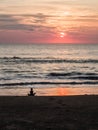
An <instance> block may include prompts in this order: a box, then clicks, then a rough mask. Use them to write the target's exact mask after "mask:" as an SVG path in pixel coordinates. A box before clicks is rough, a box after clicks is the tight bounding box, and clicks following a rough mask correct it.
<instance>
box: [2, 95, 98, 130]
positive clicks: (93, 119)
mask: <svg viewBox="0 0 98 130" xmlns="http://www.w3.org/2000/svg"><path fill="white" fill-rule="evenodd" d="M47 129H48V130H55V129H57V130H62V129H65V130H98V95H83V96H34V97H33V96H0V130H47Z"/></svg>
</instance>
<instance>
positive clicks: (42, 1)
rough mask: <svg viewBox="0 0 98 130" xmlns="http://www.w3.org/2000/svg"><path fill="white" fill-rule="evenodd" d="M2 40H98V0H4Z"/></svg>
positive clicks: (0, 20) (1, 2)
mask: <svg viewBox="0 0 98 130" xmlns="http://www.w3.org/2000/svg"><path fill="white" fill-rule="evenodd" d="M0 43H98V0H0Z"/></svg>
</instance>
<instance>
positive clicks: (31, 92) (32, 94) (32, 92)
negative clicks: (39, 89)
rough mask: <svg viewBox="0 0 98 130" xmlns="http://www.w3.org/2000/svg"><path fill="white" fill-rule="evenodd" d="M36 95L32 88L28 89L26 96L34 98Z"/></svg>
mask: <svg viewBox="0 0 98 130" xmlns="http://www.w3.org/2000/svg"><path fill="white" fill-rule="evenodd" d="M35 94H36V93H34V91H33V88H31V89H30V93H29V94H28V96H35Z"/></svg>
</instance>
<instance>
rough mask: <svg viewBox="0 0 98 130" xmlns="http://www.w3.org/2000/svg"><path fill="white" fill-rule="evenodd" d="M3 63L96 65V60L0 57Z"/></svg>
mask: <svg viewBox="0 0 98 130" xmlns="http://www.w3.org/2000/svg"><path fill="white" fill-rule="evenodd" d="M0 59H1V60H4V62H15V63H16V62H17V63H98V59H56V58H50V59H47V58H31V57H28V58H26V57H24V58H21V57H15V56H14V57H1V58H0Z"/></svg>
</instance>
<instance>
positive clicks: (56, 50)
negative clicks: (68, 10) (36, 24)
mask: <svg viewBox="0 0 98 130" xmlns="http://www.w3.org/2000/svg"><path fill="white" fill-rule="evenodd" d="M31 87H33V88H34V89H35V90H37V91H38V95H45V94H46V93H47V94H46V95H49V93H50V95H56V94H54V93H55V92H54V91H56V90H57V89H60V91H61V89H62V93H63V91H64V94H66V92H65V91H66V90H65V89H71V91H73V90H75V91H77V92H76V93H75V92H74V93H73V95H74V94H81V92H83V94H98V44H51V45H50V44H0V90H1V91H3V94H4V93H5V92H6V93H7V94H8V93H9V90H12V89H13V91H11V93H10V94H9V95H11V94H13V92H14V90H15V91H16V90H18V92H17V91H16V92H17V94H18V93H19V92H20V91H21V90H25V89H29V88H31ZM46 88H47V89H46ZM5 90H6V91H5ZM40 90H41V91H40ZM51 90H53V91H51ZM78 90H79V91H78ZM20 93H21V92H20ZM17 94H16V95H17ZM70 94H71V93H70V92H69V95H70ZM1 95H2V93H1ZM57 95H59V94H57Z"/></svg>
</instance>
